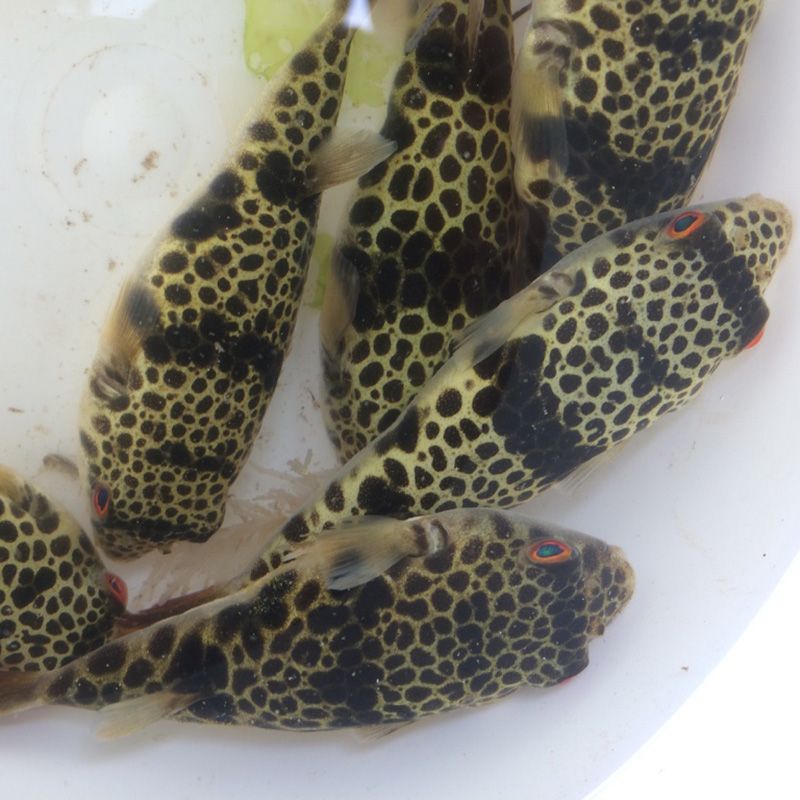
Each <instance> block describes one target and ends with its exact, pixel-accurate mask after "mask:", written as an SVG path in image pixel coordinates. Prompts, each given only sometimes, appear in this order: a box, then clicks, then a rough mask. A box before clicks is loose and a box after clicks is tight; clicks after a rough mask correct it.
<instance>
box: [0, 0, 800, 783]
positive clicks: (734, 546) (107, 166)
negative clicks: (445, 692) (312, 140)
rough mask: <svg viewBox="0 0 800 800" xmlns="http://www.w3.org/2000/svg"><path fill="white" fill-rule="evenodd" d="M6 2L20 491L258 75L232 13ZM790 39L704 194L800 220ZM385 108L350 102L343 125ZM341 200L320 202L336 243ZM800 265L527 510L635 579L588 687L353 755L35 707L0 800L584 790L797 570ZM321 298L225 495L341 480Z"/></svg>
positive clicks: (235, 7) (9, 760)
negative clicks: (674, 395)
mask: <svg viewBox="0 0 800 800" xmlns="http://www.w3.org/2000/svg"><path fill="white" fill-rule="evenodd" d="M8 5H9V8H8V9H7V10H6V9H4V10H5V15H4V18H5V19H6V20H7V21H8V22H9V25H8V26H7V27H6V28H5V33H4V34H2V37H3V44H4V47H3V48H2V53H3V55H2V58H3V68H2V70H0V101H1V102H0V108H3V109H4V113H3V117H2V120H3V121H2V125H0V153H2V158H3V166H2V175H3V176H4V186H5V187H10V191H9V189H8V188H6V191H4V192H2V193H0V209H2V219H3V220H4V232H5V240H4V252H5V255H6V263H5V268H4V270H3V281H4V283H3V288H4V291H3V292H2V293H1V294H0V319H2V320H3V323H2V324H3V326H4V330H5V331H6V332H7V333H6V339H5V345H4V346H3V350H2V352H3V359H4V360H3V364H4V368H5V370H4V375H5V379H4V381H3V382H2V387H0V392H2V395H1V396H0V427H1V429H2V434H3V436H2V442H3V453H2V461H5V462H8V463H9V464H11V465H13V466H14V467H15V468H17V469H18V470H19V471H21V472H23V473H24V474H26V475H30V476H33V475H35V474H36V472H37V470H38V469H39V464H40V462H41V458H42V457H43V456H44V455H45V454H46V453H48V452H52V451H57V452H59V453H62V454H64V455H74V454H75V453H76V451H77V443H76V427H77V426H76V420H77V406H78V400H79V397H80V393H81V391H82V387H83V382H84V380H85V369H86V366H87V365H88V363H89V361H90V359H91V357H92V355H93V353H94V349H95V345H96V341H97V336H98V331H99V328H100V325H101V323H102V321H103V319H104V317H105V313H106V310H107V309H108V307H109V305H110V303H111V302H112V300H113V298H114V296H115V295H116V292H117V290H118V287H119V285H120V284H121V282H122V281H123V279H124V277H125V275H126V272H127V270H129V269H130V268H132V267H133V266H134V265H135V263H136V261H137V259H138V257H139V255H140V254H141V253H142V251H143V250H144V249H145V248H146V246H147V244H148V242H149V241H150V239H151V238H152V235H153V232H154V231H156V230H158V229H160V228H161V227H162V226H163V225H164V224H165V222H167V221H168V220H169V219H170V217H171V215H172V213H173V212H174V210H176V209H177V208H179V207H180V205H181V203H182V202H183V201H184V200H185V199H186V198H187V197H188V196H190V195H191V194H192V192H193V191H194V190H195V188H196V187H197V186H198V184H199V183H200V178H201V176H204V175H207V174H208V173H209V172H210V171H211V170H212V168H213V166H214V164H215V163H216V162H217V161H218V160H219V158H220V156H221V155H222V154H223V152H224V150H225V147H226V143H227V142H228V140H229V139H230V137H232V136H233V135H234V134H235V133H236V131H237V130H238V127H239V124H240V120H241V119H242V117H243V116H244V114H245V113H246V111H247V110H248V109H249V107H250V105H251V103H252V102H253V101H254V99H255V98H256V97H257V96H258V93H259V91H260V88H261V82H260V81H259V79H258V78H257V77H255V76H254V75H253V74H251V73H250V72H249V71H248V69H247V64H246V58H245V52H244V46H243V29H244V11H245V9H244V4H240V3H225V4H221V3H218V2H217V3H215V2H212V1H211V0H195V2H193V3H191V4H189V3H187V2H184V0H171V1H169V2H168V1H167V0H161V1H160V2H144V0H140V2H138V3H137V2H125V3H123V2H99V1H97V2H94V1H93V2H88V1H87V2H77V0H76V1H75V2H58V3H49V2H31V3H28V4H26V5H25V7H24V8H22V7H20V8H17V7H16V6H14V7H12V6H11V4H8ZM292 5H293V8H294V4H292ZM309 5H313V3H309ZM297 8H298V9H299V8H301V5H298V6H297ZM300 18H301V15H299V14H298V15H297V17H294V18H293V19H292V21H294V22H297V21H298V20H300ZM281 19H282V18H281V17H280V15H277V14H276V15H275V23H276V24H278V22H280V21H281ZM311 24H313V22H312V23H311ZM798 25H800V8H798V7H797V6H796V5H795V4H789V3H787V2H783V3H781V2H779V0H769V1H768V3H767V8H766V9H765V11H764V15H763V18H762V21H761V23H760V25H759V28H758V29H757V31H756V34H755V36H754V39H753V43H752V46H751V50H750V53H749V55H748V61H747V64H746V68H745V70H744V72H743V77H742V81H741V85H740V90H739V96H738V98H737V100H736V102H735V103H734V105H733V108H732V111H731V114H730V116H729V119H728V121H727V123H726V127H725V128H724V129H723V133H722V138H721V140H720V144H719V147H718V149H717V152H716V153H715V155H714V157H713V159H712V161H711V164H710V166H709V168H708V170H707V173H706V175H705V177H704V179H703V182H702V184H701V187H700V190H699V192H698V193H697V198H698V199H718V198H722V197H728V196H734V195H740V194H747V193H750V192H752V191H760V192H762V193H764V194H768V195H771V196H774V197H777V198H780V199H782V200H783V201H784V202H786V203H787V204H788V205H789V206H790V207H791V208H792V209H793V210H794V211H795V213H800V181H798V178H799V177H800V176H798V174H797V167H796V158H795V152H796V141H795V139H796V136H795V133H794V131H795V130H796V128H797V125H796V123H797V120H796V117H792V116H790V115H792V114H795V112H794V106H796V105H797V103H796V100H797V99H798V92H797V90H796V88H795V84H794V81H795V76H796V75H797V74H798V69H800V56H798V55H797V54H794V47H793V41H794V39H793V35H792V32H793V31H794V30H796V29H797V28H798ZM286 35H287V36H288V35H289V34H288V32H287V34H286ZM787 59H794V61H793V62H792V63H787ZM251 65H252V62H251ZM387 74H388V73H387ZM356 99H357V100H358V99H361V98H356ZM381 116H382V111H381V110H380V109H378V108H376V107H374V106H373V105H371V104H370V102H366V101H363V102H361V105H359V107H358V108H355V107H350V108H348V109H346V113H345V116H344V117H343V120H342V123H343V124H348V123H349V124H360V123H362V122H363V121H364V120H365V119H366V120H367V121H368V122H371V123H379V121H380V118H381ZM347 193H348V190H347V189H346V188H342V189H338V190H335V191H334V192H330V193H329V194H328V195H327V196H326V197H325V200H324V209H325V211H324V217H323V225H322V231H323V234H326V235H327V236H328V237H331V236H332V235H333V234H334V232H335V225H336V211H337V209H340V208H341V207H342V204H343V203H344V201H345V199H346V197H347ZM327 241H328V246H329V244H330V241H331V240H330V238H329V239H328V240H327ZM321 242H322V249H321V250H318V252H321V253H323V254H324V246H325V242H326V240H325V238H324V236H322V237H321ZM796 252H797V245H796V244H795V245H794V246H793V248H792V249H791V250H790V252H789V254H788V256H787V257H786V259H785V260H784V262H783V264H782V267H781V269H780V271H779V273H778V275H777V276H776V278H775V280H774V282H773V285H772V286H771V287H770V289H769V291H768V293H767V300H768V302H769V304H770V306H771V309H772V317H771V319H770V323H769V325H768V328H767V335H766V337H765V339H764V340H763V342H762V343H761V344H760V345H759V347H757V348H756V349H755V350H753V351H751V352H748V353H746V354H743V355H742V356H741V357H739V358H737V359H736V360H734V361H731V362H729V363H726V364H725V365H723V367H721V368H720V370H719V371H718V373H717V374H716V375H714V376H713V379H712V380H711V381H710V382H709V384H708V385H707V387H706V389H705V390H704V391H703V393H702V394H701V395H700V397H699V398H698V399H697V401H696V402H695V403H693V404H692V405H691V406H690V407H689V408H688V409H686V410H684V411H682V412H680V413H679V414H676V415H673V416H672V417H671V418H669V419H666V420H664V421H663V422H661V423H660V424H659V425H658V426H656V427H655V428H654V429H652V430H651V431H648V432H645V433H643V434H641V435H640V436H638V437H636V438H635V439H634V440H633V441H632V442H631V443H630V444H628V445H627V446H626V447H625V448H624V449H623V452H621V453H620V454H619V455H618V456H616V457H614V458H613V459H612V460H611V462H610V463H608V464H606V465H604V466H603V469H601V470H598V471H597V472H595V473H594V474H593V475H592V476H591V477H590V478H589V479H588V480H587V482H586V483H585V484H583V485H582V486H581V487H580V489H579V490H577V491H576V492H575V493H573V494H571V495H569V494H565V493H563V492H560V491H559V490H553V491H551V492H548V493H547V494H545V495H544V496H542V497H540V498H538V499H537V500H535V501H533V502H531V503H529V504H528V505H527V506H526V509H527V510H530V512H531V513H532V514H535V515H537V516H540V517H542V518H545V519H551V520H554V521H558V522H559V523H561V524H564V525H567V526H570V527H573V528H577V529H582V530H586V531H587V532H589V533H593V534H596V535H599V536H602V537H604V538H606V539H608V540H609V541H612V542H614V543H615V544H619V545H621V546H622V547H623V548H624V549H625V551H626V552H627V554H628V556H629V557H630V559H631V561H632V563H633V564H634V565H635V567H636V570H637V575H638V586H637V595H636V596H635V598H634V600H633V601H632V603H631V605H630V607H629V608H628V609H627V610H626V612H625V613H624V614H623V615H622V616H621V617H620V619H619V620H618V621H617V622H616V623H615V624H614V626H612V627H611V628H610V629H609V631H608V633H607V634H606V636H605V637H604V638H603V639H601V640H598V641H597V642H595V643H594V645H593V646H592V648H591V657H592V663H591V665H590V667H589V668H588V669H587V670H586V672H585V673H583V675H582V676H581V677H580V678H578V679H577V680H575V681H572V682H570V683H569V685H567V686H564V687H562V688H558V689H554V690H550V691H547V692H537V691H529V692H521V693H519V694H517V695H515V696H514V697H512V698H510V699H507V700H504V701H502V702H500V703H498V704H496V705H494V706H491V707H487V708H484V709H480V710H473V711H466V712H458V713H455V714H452V715H446V716H443V717H441V718H439V719H434V720H429V721H426V722H424V723H421V724H419V725H418V726H414V727H412V728H409V729H407V730H404V731H402V732H400V733H398V734H396V735H394V736H392V737H389V738H387V739H385V740H383V741H381V742H380V743H378V744H376V745H371V746H368V747H367V748H365V747H364V746H362V745H360V744H358V743H356V742H354V740H353V739H352V737H351V736H349V735H348V734H318V735H316V736H302V735H286V734H280V733H273V732H264V731H246V730H229V731H226V730H207V729H202V728H199V727H189V726H180V725H178V724H176V723H162V724H160V725H157V726H155V727H154V728H152V729H150V730H147V731H145V732H143V733H142V734H140V735H139V736H137V737H135V738H133V739H130V740H126V741H121V742H118V743H115V744H113V745H110V746H109V745H100V744H98V743H95V742H94V741H93V739H92V736H91V731H92V729H93V727H94V724H95V723H94V720H93V718H92V717H90V716H89V715H87V714H82V713H80V712H77V711H65V710H60V709H47V710H43V711H38V712H36V713H33V714H30V715H27V716H24V717H21V718H20V719H18V720H8V721H3V722H2V724H0V764H1V765H2V767H3V771H4V785H5V786H6V787H7V788H8V789H9V790H11V789H12V788H16V787H17V785H19V786H27V787H28V791H30V786H31V785H32V784H34V785H37V786H40V787H41V792H42V794H45V793H46V792H48V791H50V792H54V791H56V790H58V791H59V793H60V795H61V796H65V795H66V796H73V795H75V796H77V795H78V794H81V796H86V792H85V790H81V789H80V788H79V787H81V786H82V781H84V780H86V778H87V776H90V778H91V781H92V785H94V786H97V787H109V786H113V787H114V788H113V792H114V795H115V797H117V798H126V797H137V798H139V797H141V796H142V793H143V792H147V791H151V792H152V791H158V793H159V794H164V795H167V794H169V795H173V796H182V794H183V793H188V791H189V787H191V794H192V796H193V797H203V796H209V797H212V796H216V795H217V794H218V793H220V792H222V791H226V792H229V793H230V794H232V795H236V794H237V793H240V794H242V795H243V794H244V793H245V792H251V791H253V789H254V788H260V787H263V786H265V785H266V786H268V787H269V788H270V790H271V791H273V792H274V793H275V794H280V795H281V796H282V797H306V796H309V795H311V794H312V793H314V794H317V793H319V794H324V795H325V796H328V797H339V796H345V795H347V796H348V797H360V796H364V797H367V796H373V795H374V794H378V793H379V794H381V795H382V796H384V797H386V798H391V797H398V798H399V797H408V796H411V795H412V794H413V795H416V796H423V797H427V796H436V795H442V794H445V795H446V794H449V793H452V792H453V790H454V789H456V788H458V790H459V791H460V794H461V795H462V796H466V797H470V796H475V797H478V796H482V797H501V796H509V797H520V796H530V795H532V794H533V792H534V791H535V792H536V793H537V795H538V796H540V797H547V798H550V797H564V798H579V797H582V796H584V795H585V794H586V792H588V791H589V790H590V789H591V788H592V787H593V786H595V785H596V784H597V783H598V782H599V781H600V780H602V779H603V778H604V777H605V776H607V775H608V774H609V773H610V772H611V771H612V770H613V769H614V768H615V767H616V766H618V765H619V764H620V763H622V762H623V761H624V760H625V759H626V757H627V756H628V755H629V754H630V753H631V752H633V751H634V750H635V749H636V748H637V747H639V746H640V745H641V743H642V742H644V741H645V740H646V739H647V738H648V736H650V735H651V734H652V733H653V732H654V731H655V730H656V729H657V728H658V727H659V725H660V724H661V723H662V722H663V721H664V720H665V719H666V718H667V717H668V716H669V715H670V714H671V713H672V712H673V711H674V709H675V708H677V707H678V705H679V704H680V703H681V702H682V701H683V699H684V698H685V697H686V696H687V695H688V694H689V693H690V692H691V691H692V689H694V687H696V686H697V685H698V683H699V682H700V681H701V680H702V678H703V677H704V676H705V675H706V674H707V673H708V671H709V670H710V669H711V668H712V666H713V665H714V664H715V663H716V662H717V661H718V660H719V658H720V657H721V656H722V655H723V654H724V653H725V652H726V650H727V649H728V648H729V646H730V644H731V643H732V642H733V641H734V640H735V638H736V637H737V636H738V635H739V633H740V632H741V631H742V629H743V628H744V626H745V625H746V623H747V622H748V621H749V619H750V618H751V617H752V615H753V614H754V613H755V611H756V609H757V608H758V607H759V605H760V604H761V602H762V601H763V599H764V597H766V595H767V594H768V593H769V591H770V590H771V588H772V587H773V586H774V584H775V582H776V581H777V579H778V577H779V576H780V574H781V573H782V572H783V570H784V569H785V568H786V566H787V565H788V563H789V561H790V560H791V558H793V557H794V556H795V554H796V553H797V550H798V544H797V538H796V532H797V530H798V527H800V512H798V508H797V504H796V503H795V502H793V501H792V500H791V498H792V497H793V496H794V492H795V490H796V485H797V480H798V477H800V474H799V473H800V470H798V467H797V461H796V456H795V453H796V452H797V445H798V444H800V432H798V427H797V425H796V424H795V422H794V420H795V411H794V403H793V398H796V397H798V396H800V376H798V372H797V370H796V369H795V368H794V366H795V365H796V364H797V363H798V361H799V360H800V352H798V351H800V317H799V316H798V315H797V314H796V313H795V309H794V305H795V304H796V303H797V301H798V300H800V276H799V274H798V266H797V256H796ZM318 298H319V292H318V287H317V285H316V280H315V276H314V275H312V278H311V280H310V281H309V285H308V287H307V293H306V299H307V307H305V308H304V309H303V312H302V314H301V317H300V320H299V323H298V328H297V333H296V336H295V341H294V345H293V350H292V355H291V358H290V361H289V362H288V365H287V370H286V371H285V374H284V375H283V376H282V378H281V382H280V387H279V391H278V393H277V395H276V397H275V399H274V401H273V403H272V406H271V408H270V410H269V412H268V415H267V417H266V419H265V423H264V428H263V432H262V435H261V438H260V440H259V442H258V444H257V448H256V451H255V453H254V456H253V459H252V463H251V464H250V465H248V467H247V468H246V470H245V472H244V473H243V475H242V478H241V479H240V481H239V482H238V483H237V485H236V490H235V494H236V496H238V497H242V498H252V497H255V496H258V495H260V494H262V493H264V492H265V491H267V490H269V489H270V488H272V487H273V486H276V485H280V481H278V480H277V479H276V478H274V477H272V476H271V475H269V474H265V473H264V472H263V471H261V470H260V469H259V467H261V468H271V469H274V470H278V471H279V472H282V471H285V467H286V463H287V460H288V459H292V458H300V459H302V458H303V457H304V456H305V454H306V452H307V451H308V450H311V451H312V462H311V466H312V468H316V469H321V468H325V467H328V466H332V465H333V464H334V463H335V459H334V455H333V452H332V449H331V448H330V446H329V444H328V442H327V439H326V437H325V436H324V433H323V429H322V424H321V421H320V415H319V411H318V408H317V404H316V397H317V395H318V390H317V387H318V376H317V374H316V373H315V371H314V370H312V369H311V367H310V366H309V365H316V364H317V332H316V325H315V318H316V314H317V311H316V309H315V308H314V306H315V305H316V301H318ZM41 482H42V484H43V485H52V486H53V487H54V488H55V487H56V486H57V489H56V490H57V493H58V496H59V497H60V498H61V499H63V501H64V502H65V503H66V504H68V505H69V506H70V507H71V508H73V509H74V510H75V511H76V512H77V513H78V514H79V516H80V518H81V519H83V520H84V521H86V518H87V517H86V509H85V508H84V506H83V502H82V498H80V497H79V495H78V491H77V488H76V487H75V486H72V485H70V484H68V483H65V482H64V481H61V480H60V479H58V478H56V477H54V476H51V475H43V476H42V477H41ZM746 690H747V687H743V691H746ZM45 765H46V766H47V769H46V770H44V769H42V767H43V766H45ZM33 774H35V776H36V777H35V779H32V775H33ZM123 775H124V780H120V778H121V777H122V776H123ZM90 796H93V795H90Z"/></svg>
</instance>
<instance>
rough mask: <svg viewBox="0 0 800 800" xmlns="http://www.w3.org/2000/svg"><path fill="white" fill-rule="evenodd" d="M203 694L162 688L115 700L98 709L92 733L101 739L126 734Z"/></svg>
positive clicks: (173, 711) (139, 729) (150, 723)
mask: <svg viewBox="0 0 800 800" xmlns="http://www.w3.org/2000/svg"><path fill="white" fill-rule="evenodd" d="M206 696H207V695H205V694H197V693H195V694H184V693H179V692H172V691H169V690H164V691H160V692H154V693H153V694H146V695H143V696H142V697H136V698H133V699H131V700H121V701H120V702H119V703H114V704H113V705H110V706H105V707H104V708H102V709H100V712H99V713H100V715H101V717H102V719H101V722H100V725H99V726H98V728H97V731H96V736H97V738H98V739H99V740H101V741H109V740H111V739H120V738H122V737H123V736H130V735H131V734H133V733H137V732H139V731H141V730H143V729H144V728H147V727H148V726H150V725H152V724H153V723H155V722H159V721H160V720H162V719H165V718H166V717H169V716H171V715H172V714H176V713H177V712H178V711H183V710H184V709H186V708H188V707H189V706H190V705H192V703H195V702H197V701H198V700H202V699H203V697H206Z"/></svg>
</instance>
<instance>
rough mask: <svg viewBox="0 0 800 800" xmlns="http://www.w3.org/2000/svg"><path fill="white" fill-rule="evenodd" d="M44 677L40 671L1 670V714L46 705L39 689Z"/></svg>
mask: <svg viewBox="0 0 800 800" xmlns="http://www.w3.org/2000/svg"><path fill="white" fill-rule="evenodd" d="M45 674H47V675H49V673H45ZM43 677H44V675H43V674H42V673H38V672H0V716H3V715H5V714H14V713H16V712H17V711H27V710H28V709H29V708H36V707H37V706H41V705H44V700H43V699H42V696H41V693H40V691H39V685H40V682H41V680H42V678H43Z"/></svg>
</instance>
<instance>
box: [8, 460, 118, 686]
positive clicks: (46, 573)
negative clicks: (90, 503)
mask: <svg viewBox="0 0 800 800" xmlns="http://www.w3.org/2000/svg"><path fill="white" fill-rule="evenodd" d="M0 564H2V566H0V573H2V577H3V581H2V585H0V669H8V670H27V671H33V670H52V669H55V668H56V667H59V666H61V665H63V664H66V663H67V662H68V661H71V660H72V659H74V658H76V657H77V656H80V655H82V654H83V653H88V652H89V651H90V650H93V649H95V648H96V647H99V646H100V645H102V644H104V643H105V642H106V641H108V639H109V638H111V634H112V627H113V625H114V622H115V621H116V619H117V618H118V617H120V616H121V615H122V613H123V612H124V610H125V603H126V601H127V589H126V586H125V583H124V581H123V580H122V579H121V578H120V577H119V576H118V575H114V574H113V573H111V572H108V571H107V570H106V568H105V566H104V565H103V562H102V560H101V559H100V557H99V555H98V554H97V552H96V550H95V549H94V547H93V546H92V543H91V542H90V541H89V537H88V536H87V535H86V534H85V533H84V531H83V530H81V527H80V525H79V524H78V523H77V521H76V520H75V519H74V518H73V517H72V516H71V515H70V514H69V512H67V511H65V510H64V509H63V508H60V507H59V506H58V505H57V504H55V503H53V502H52V501H51V500H49V499H48V498H47V497H45V495H43V494H42V493H41V492H40V491H39V490H38V489H36V488H35V487H34V486H32V485H31V484H29V483H27V482H26V481H24V480H22V479H21V478H20V477H19V476H17V475H15V474H14V473H13V472H11V471H10V470H8V469H6V468H5V467H2V468H0Z"/></svg>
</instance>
